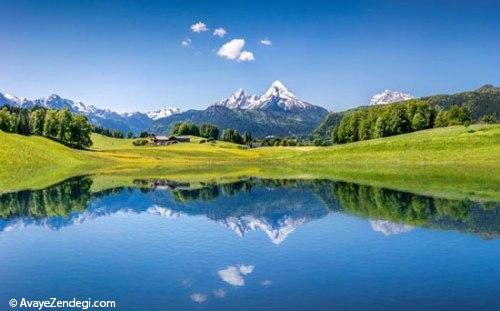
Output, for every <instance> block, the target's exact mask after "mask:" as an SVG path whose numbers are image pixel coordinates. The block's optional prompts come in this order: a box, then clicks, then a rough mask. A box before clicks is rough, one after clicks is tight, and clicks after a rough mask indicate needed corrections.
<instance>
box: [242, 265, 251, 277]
mask: <svg viewBox="0 0 500 311" xmlns="http://www.w3.org/2000/svg"><path fill="white" fill-rule="evenodd" d="M253 268H254V266H251V265H248V266H245V265H241V266H240V272H241V274H243V275H247V274H250V273H252V272H253Z"/></svg>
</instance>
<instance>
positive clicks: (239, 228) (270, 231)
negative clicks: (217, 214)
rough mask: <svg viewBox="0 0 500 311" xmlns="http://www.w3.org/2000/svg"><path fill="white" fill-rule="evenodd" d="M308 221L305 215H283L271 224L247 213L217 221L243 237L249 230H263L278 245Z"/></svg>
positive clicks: (264, 219) (262, 218)
mask: <svg viewBox="0 0 500 311" xmlns="http://www.w3.org/2000/svg"><path fill="white" fill-rule="evenodd" d="M308 221H311V219H308V218H306V217H301V218H293V217H289V216H285V217H284V218H283V219H280V220H279V221H278V223H277V224H273V223H271V222H270V221H268V220H267V219H266V218H264V217H261V218H258V217H255V216H252V215H247V216H241V217H228V218H226V219H224V220H222V221H219V223H221V224H222V225H224V226H225V227H227V228H229V229H231V230H232V231H233V232H235V233H236V234H237V235H238V236H240V237H243V236H244V235H245V234H246V233H247V232H250V231H257V230H259V231H263V232H264V233H265V234H266V235H267V236H268V237H269V239H270V240H271V242H272V243H273V244H275V245H279V244H281V243H283V241H285V240H286V238H287V237H288V235H290V233H292V232H293V231H295V229H296V228H297V227H299V226H300V225H302V224H304V223H306V222H308Z"/></svg>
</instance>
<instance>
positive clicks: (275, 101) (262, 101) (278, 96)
mask: <svg viewBox="0 0 500 311" xmlns="http://www.w3.org/2000/svg"><path fill="white" fill-rule="evenodd" d="M214 106H224V107H226V108H229V109H243V110H270V109H277V110H284V111H290V110H297V109H300V110H304V109H311V108H314V107H315V106H314V105H312V104H310V103H307V102H304V101H301V100H299V99H298V98H297V97H296V96H295V95H294V94H293V93H292V92H290V91H289V90H288V89H287V88H286V86H285V85H284V84H283V83H281V82H280V81H278V80H276V81H274V82H273V83H272V84H271V86H270V87H269V89H268V90H267V91H266V92H265V93H264V94H262V95H260V96H258V95H247V94H246V93H245V91H244V90H243V89H239V90H237V91H236V92H234V93H233V94H232V95H231V96H229V97H228V98H226V99H224V100H221V101H219V102H217V103H215V104H214Z"/></svg>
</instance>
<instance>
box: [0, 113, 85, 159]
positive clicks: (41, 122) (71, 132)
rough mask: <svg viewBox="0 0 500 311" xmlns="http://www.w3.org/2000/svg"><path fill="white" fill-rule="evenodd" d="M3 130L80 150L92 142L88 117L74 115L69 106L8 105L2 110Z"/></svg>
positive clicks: (0, 118) (0, 126) (0, 119)
mask: <svg viewBox="0 0 500 311" xmlns="http://www.w3.org/2000/svg"><path fill="white" fill-rule="evenodd" d="M0 130H1V131H4V132H8V133H16V134H21V135H39V136H43V137H47V138H50V139H52V140H55V141H57V142H60V143H62V144H64V145H66V146H69V147H72V148H77V149H85V148H88V147H90V146H91V145H92V140H91V139H90V135H91V132H92V126H91V124H90V123H89V122H88V120H87V118H86V117H85V116H82V115H77V114H73V113H71V112H70V111H69V110H68V109H63V110H54V109H46V108H42V107H34V108H31V109H24V108H15V107H9V106H5V107H3V108H1V109H0Z"/></svg>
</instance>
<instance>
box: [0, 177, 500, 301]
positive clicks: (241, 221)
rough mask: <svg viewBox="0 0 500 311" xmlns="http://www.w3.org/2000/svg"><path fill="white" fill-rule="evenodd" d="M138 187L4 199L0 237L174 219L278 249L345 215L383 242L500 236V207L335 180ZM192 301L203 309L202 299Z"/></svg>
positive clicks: (236, 276) (78, 186) (84, 180)
mask: <svg viewBox="0 0 500 311" xmlns="http://www.w3.org/2000/svg"><path fill="white" fill-rule="evenodd" d="M134 185H135V186H134V187H119V188H112V189H107V190H102V191H98V192H92V191H91V186H92V179H91V178H90V177H79V178H73V179H70V180H67V181H65V182H62V183H60V184H57V185H54V186H51V187H49V188H46V189H43V190H35V191H20V192H16V193H6V194H2V195H0V231H10V230H14V229H18V228H22V227H24V226H29V225H35V226H43V227H46V228H50V229H53V230H58V229H60V228H62V227H65V226H71V225H75V224H79V223H82V222H84V221H88V220H91V219H96V218H98V217H102V216H107V215H112V214H116V213H129V214H139V213H149V214H154V215H158V216H161V217H165V218H169V219H174V218H177V217H180V216H181V215H188V216H195V215H203V216H205V217H207V218H209V219H210V220H212V221H215V222H217V223H219V224H221V225H223V226H225V227H227V228H229V229H230V230H232V231H233V232H235V233H236V234H238V235H239V236H244V235H245V234H246V233H247V232H249V231H263V232H265V233H266V234H267V236H268V237H269V239H270V240H271V241H272V242H273V243H274V244H280V243H282V242H283V241H284V240H285V239H286V238H287V237H288V236H289V235H290V233H292V232H293V231H294V230H295V229H296V228H297V227H299V226H301V225H303V224H305V223H308V222H310V221H313V220H315V219H320V218H322V217H325V216H326V215H328V214H329V213H336V212H342V213H347V214H350V215H355V216H358V217H364V218H369V219H370V225H371V227H372V228H373V230H375V231H378V232H381V233H382V234H384V235H392V234H399V233H405V232H410V231H411V230H412V229H413V228H414V227H415V226H420V227H430V228H436V229H446V230H459V231H463V232H470V233H476V234H480V235H481V236H483V237H486V238H495V237H497V236H498V235H499V232H500V207H499V204H498V203H495V202H488V203H481V202H473V201H469V200H448V199H442V198H433V197H430V196H422V195H416V194H412V193H408V192H400V191H395V190H389V189H384V188H377V187H370V186H364V185H358V184H353V183H346V182H338V181H331V180H269V179H267V180H266V179H255V178H249V179H244V180H240V181H238V182H234V183H227V184H213V183H201V184H196V185H191V184H189V183H179V182H175V181H168V180H136V181H134ZM249 267H251V266H239V267H237V266H232V267H227V268H226V269H225V270H222V274H221V271H219V275H220V276H221V278H223V279H224V280H225V281H226V282H228V283H229V284H231V285H234V286H241V285H243V284H244V278H243V276H244V275H245V272H248V271H250V272H248V273H251V270H248V269H249ZM247 268H248V269H247ZM252 269H253V267H252ZM223 275H224V277H223ZM195 298H196V300H197V302H200V303H201V302H203V301H202V300H203V299H202V297H200V296H195ZM193 300H194V299H193Z"/></svg>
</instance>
